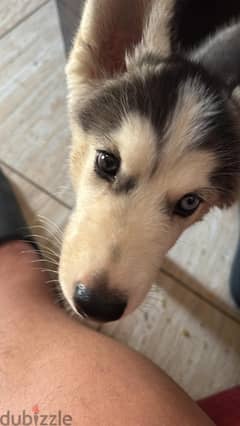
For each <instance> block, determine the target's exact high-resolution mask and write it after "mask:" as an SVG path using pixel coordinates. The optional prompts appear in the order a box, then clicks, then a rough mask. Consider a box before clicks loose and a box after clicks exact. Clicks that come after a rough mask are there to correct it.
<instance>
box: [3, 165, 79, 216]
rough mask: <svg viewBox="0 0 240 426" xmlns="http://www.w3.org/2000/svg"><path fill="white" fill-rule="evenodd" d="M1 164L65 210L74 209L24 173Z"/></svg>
mask: <svg viewBox="0 0 240 426" xmlns="http://www.w3.org/2000/svg"><path fill="white" fill-rule="evenodd" d="M0 164H2V165H3V166H4V167H6V168H7V169H9V170H10V171H11V172H13V173H14V174H15V175H17V176H19V177H20V178H21V179H23V180H25V181H26V182H28V183H30V184H31V185H33V186H34V187H35V188H37V189H38V190H39V191H41V192H43V193H44V194H46V195H48V196H49V197H50V198H52V199H53V200H54V201H56V202H57V203H59V204H61V205H62V206H64V207H65V208H67V209H68V210H71V209H72V206H70V205H69V204H68V203H65V202H64V201H62V200H61V199H59V198H58V197H56V196H55V195H53V194H51V192H49V191H47V190H46V189H45V188H43V187H42V186H41V185H38V184H37V183H35V182H34V181H33V180H31V179H30V178H28V177H27V176H25V175H24V174H23V173H21V172H19V171H18V170H16V169H14V168H13V167H12V166H9V165H8V164H7V163H5V161H3V160H0Z"/></svg>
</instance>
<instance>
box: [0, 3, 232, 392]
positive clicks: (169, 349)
mask: <svg viewBox="0 0 240 426" xmlns="http://www.w3.org/2000/svg"><path fill="white" fill-rule="evenodd" d="M65 3H66V2H65ZM0 22H1V28H0V53H1V62H0V118H1V121H0V164H1V165H2V167H3V168H4V171H5V172H6V173H7V174H8V176H9V177H10V179H11V180H12V182H14V183H15V185H16V188H17V192H18V196H19V199H20V201H21V203H23V206H24V209H25V212H26V215H27V218H28V220H29V222H30V223H31V224H33V223H36V222H37V221H38V218H37V215H42V216H45V217H46V218H48V219H50V220H51V221H53V222H54V223H56V224H57V225H59V226H61V227H62V226H63V225H64V223H65V221H66V219H67V216H68V214H69V212H70V208H71V205H72V204H73V197H72V193H71V189H70V185H69V183H68V175H67V158H68V150H69V146H68V141H69V131H68V126H67V118H66V108H65V96H66V89H65V81H64V62H65V58H64V48H63V44H62V38H61V33H60V27H59V22H58V15H57V10H56V6H55V3H54V1H53V0H48V1H43V0H34V1H28V0H23V1H22V2H19V1H16V0H11V1H7V0H2V1H1V6H0ZM23 199H24V201H23ZM50 227H51V226H50ZM53 228H54V226H53ZM38 232H40V231H39V230H38ZM237 234H238V212H237V209H236V208H233V209H231V210H230V211H229V212H224V213H222V212H220V211H218V210H216V211H215V212H213V213H211V214H210V215H209V216H208V217H207V218H206V220H204V222H203V223H201V224H199V225H196V226H195V227H194V228H192V229H191V230H189V231H188V232H187V233H186V234H185V235H184V236H183V237H182V239H181V241H179V242H178V243H177V245H176V247H175V248H174V249H173V250H172V251H171V253H170V256H169V258H168V259H167V260H166V262H165V263H164V266H163V270H162V272H161V273H160V275H159V282H158V285H157V286H156V287H155V290H154V291H153V292H151V294H150V295H149V298H148V300H147V301H146V303H145V304H144V306H142V307H141V308H140V309H139V310H138V311H137V312H135V313H134V314H133V315H132V316H130V317H129V318H126V319H125V320H124V321H120V322H119V323H116V324H113V325H108V326H104V327H102V331H103V332H105V333H108V334H110V335H112V336H114V337H115V338H117V339H119V340H121V341H123V342H125V343H126V344H128V345H130V346H132V347H134V348H136V349H137V350H140V351H141V352H142V353H144V354H145V355H146V356H148V357H150V358H151V359H152V360H153V361H154V362H156V363H157V364H158V365H159V366H161V367H162V368H163V369H164V370H165V371H166V372H167V373H168V374H170V375H171V376H172V377H173V378H174V379H175V380H176V381H177V382H178V383H179V384H180V385H182V386H183V387H184V388H185V389H186V390H187V391H188V392H189V394H190V395H192V396H193V397H194V398H198V397H203V396H205V395H208V394H210V393H212V392H215V391H218V390H220V389H223V388H225V387H229V386H232V385H234V384H237V383H240V314H239V312H238V311H237V310H236V309H235V308H234V306H233V304H232V302H231V300H230V295H229V290H228V283H227V282H228V276H229V270H230V265H231V260H232V256H233V252H234V246H235V244H236V239H237Z"/></svg>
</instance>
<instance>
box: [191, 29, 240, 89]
mask: <svg viewBox="0 0 240 426" xmlns="http://www.w3.org/2000/svg"><path fill="white" fill-rule="evenodd" d="M192 58H193V59H194V60H197V61H198V62H199V63H201V64H202V65H203V66H204V67H205V68H206V69H207V71H208V72H210V73H211V74H212V75H214V76H216V77H218V78H219V79H220V80H221V82H222V83H224V84H225V85H227V86H228V88H229V89H230V91H231V92H232V91H233V90H234V89H235V87H236V86H238V85H239V84H240V23H237V24H233V25H232V26H230V27H226V28H224V29H223V30H222V31H219V32H217V33H216V35H215V36H214V37H211V38H209V39H208V40H207V42H205V43H204V44H203V45H202V46H201V47H200V49H198V50H197V51H195V52H194V54H193V56H192Z"/></svg>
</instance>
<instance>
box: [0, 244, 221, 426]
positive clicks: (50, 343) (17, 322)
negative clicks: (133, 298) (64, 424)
mask: <svg viewBox="0 0 240 426" xmlns="http://www.w3.org/2000/svg"><path fill="white" fill-rule="evenodd" d="M37 259H38V255H37V253H36V252H35V251H34V250H33V249H31V246H29V245H28V244H27V243H24V242H21V241H13V242H9V243H6V244H2V245H0V291H1V298H0V311H1V315H0V415H1V414H2V413H4V412H6V411H7V410H10V411H11V413H13V414H14V413H15V414H18V413H21V412H22V411H23V409H25V410H26V411H28V412H31V409H32V407H33V406H35V405H38V408H39V410H40V413H46V414H48V413H49V414H50V413H56V412H57V411H59V410H61V412H62V413H63V414H68V415H71V417H72V419H73V420H72V424H73V425H77V426H120V425H121V426H122V425H126V426H135V425H136V426H145V425H146V426H155V425H156V426H157V425H161V426H170V425H171V426H175V425H176V426H179V425H181V426H190V425H191V426H200V425H201V426H210V425H213V423H212V422H211V421H210V420H209V419H208V418H207V417H206V415H205V414H204V413H203V412H202V411H201V410H200V408H198V406H197V405H196V404H195V403H194V402H193V401H192V400H191V399H190V398H189V397H188V396H187V395H186V394H185V393H184V392H183V391H182V390H181V389H180V388H179V387H178V386H177V385H176V384H175V383H174V382H173V381H172V380H171V379H170V378H169V377H167V376H166V375H165V374H164V373H163V372H162V371H161V370H160V369H159V368H158V367H156V366H155V365H154V364H153V363H152V362H150V361H149V360H147V359H146V358H144V357H143V356H141V355H140V354H138V353H136V352H134V351H132V350H130V349H129V348H127V347H125V346H123V345H121V344H120V343H118V342H116V341H115V340H113V339H110V338H108V337H106V336H104V335H102V334H100V333H97V332H95V331H93V330H91V329H89V328H87V327H86V326H85V325H83V324H81V323H80V322H78V321H76V320H75V319H73V318H71V317H70V316H68V315H67V314H66V312H65V311H64V310H63V309H61V308H60V307H59V306H57V305H55V304H54V303H53V296H52V294H51V292H50V291H49V289H48V287H47V286H46V285H45V282H46V281H47V280H48V279H49V277H48V276H47V274H46V273H44V272H41V271H40V269H39V268H38V267H36V264H37V263H35V262H34V263H32V261H35V260H37Z"/></svg>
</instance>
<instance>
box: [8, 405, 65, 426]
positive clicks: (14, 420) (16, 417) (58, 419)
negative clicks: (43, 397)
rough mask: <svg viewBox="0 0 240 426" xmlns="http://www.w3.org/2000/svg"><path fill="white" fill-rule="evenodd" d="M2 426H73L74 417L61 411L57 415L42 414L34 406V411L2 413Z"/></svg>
mask: <svg viewBox="0 0 240 426" xmlns="http://www.w3.org/2000/svg"><path fill="white" fill-rule="evenodd" d="M0 425H2V426H72V416H70V415H69V414H63V413H62V411H61V410H59V411H58V412H57V413H53V414H52V413H50V414H46V413H44V414H43V413H40V408H39V405H38V404H35V405H33V407H32V411H31V412H27V411H26V410H23V411H22V412H21V413H18V414H16V413H12V412H11V411H10V410H7V411H6V412H5V413H0Z"/></svg>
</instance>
